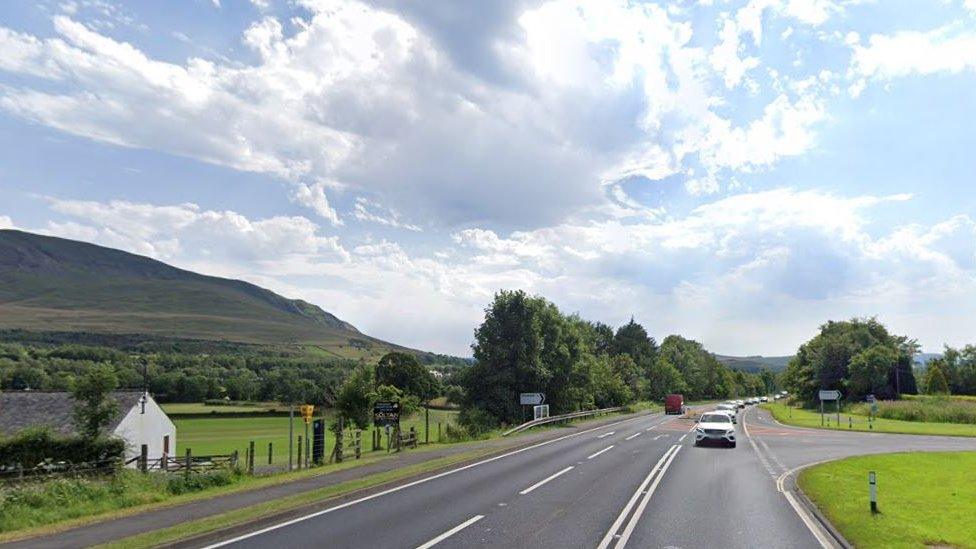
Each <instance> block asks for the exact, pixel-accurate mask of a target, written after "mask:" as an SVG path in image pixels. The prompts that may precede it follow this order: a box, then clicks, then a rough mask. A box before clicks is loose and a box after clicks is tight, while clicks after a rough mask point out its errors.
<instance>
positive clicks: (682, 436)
mask: <svg viewBox="0 0 976 549" xmlns="http://www.w3.org/2000/svg"><path fill="white" fill-rule="evenodd" d="M686 436H688V433H685V434H683V435H681V438H679V439H678V442H681V441H683V440H684V439H685V437H686Z"/></svg>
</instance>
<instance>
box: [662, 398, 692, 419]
mask: <svg viewBox="0 0 976 549" xmlns="http://www.w3.org/2000/svg"><path fill="white" fill-rule="evenodd" d="M687 410H688V408H686V407H685V397H684V395H679V394H671V395H668V396H666V397H664V413H665V414H678V415H681V414H684V413H685V412H686V411H687Z"/></svg>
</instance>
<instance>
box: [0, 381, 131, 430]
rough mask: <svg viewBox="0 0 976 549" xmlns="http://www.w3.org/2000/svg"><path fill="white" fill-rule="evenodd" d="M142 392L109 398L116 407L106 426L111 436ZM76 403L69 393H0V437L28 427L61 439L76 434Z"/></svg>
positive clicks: (125, 393)
mask: <svg viewBox="0 0 976 549" xmlns="http://www.w3.org/2000/svg"><path fill="white" fill-rule="evenodd" d="M141 396H142V392H141V391H118V392H114V393H112V398H114V399H115V401H116V402H117V403H118V404H119V405H118V408H117V411H116V413H115V417H113V418H112V421H111V423H110V424H109V426H108V429H107V430H108V431H109V432H112V431H114V430H115V428H116V427H118V426H119V423H121V422H122V419H123V418H125V415H126V414H128V413H129V410H131V409H132V407H133V406H136V405H138V404H139V397H141ZM74 411H75V400H74V398H73V397H72V396H71V393H54V392H43V391H18V392H3V393H0V435H5V436H10V435H13V434H15V433H17V432H19V431H22V430H24V429H27V428H30V427H41V426H47V427H50V428H52V429H53V430H54V431H55V432H56V433H60V434H62V435H73V434H77V430H76V429H75V422H74Z"/></svg>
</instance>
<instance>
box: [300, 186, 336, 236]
mask: <svg viewBox="0 0 976 549" xmlns="http://www.w3.org/2000/svg"><path fill="white" fill-rule="evenodd" d="M325 188H326V184H325V183H324V182H322V181H318V182H315V183H312V184H311V185H307V184H304V183H298V184H296V185H295V190H294V193H293V194H292V198H294V200H295V201H296V202H298V203H299V204H301V205H302V206H305V207H307V208H311V209H312V210H313V211H315V213H317V214H319V216H321V217H322V218H323V219H327V220H328V221H329V222H330V223H332V224H333V225H335V226H339V225H342V220H341V219H340V218H339V214H338V213H337V212H336V211H335V209H334V208H333V207H332V206H331V205H329V199H328V197H327V196H326V195H325Z"/></svg>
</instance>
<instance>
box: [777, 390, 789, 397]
mask: <svg viewBox="0 0 976 549" xmlns="http://www.w3.org/2000/svg"><path fill="white" fill-rule="evenodd" d="M788 394H790V393H788V392H786V391H780V392H779V396H781V397H785V396H786V395H788Z"/></svg>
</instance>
